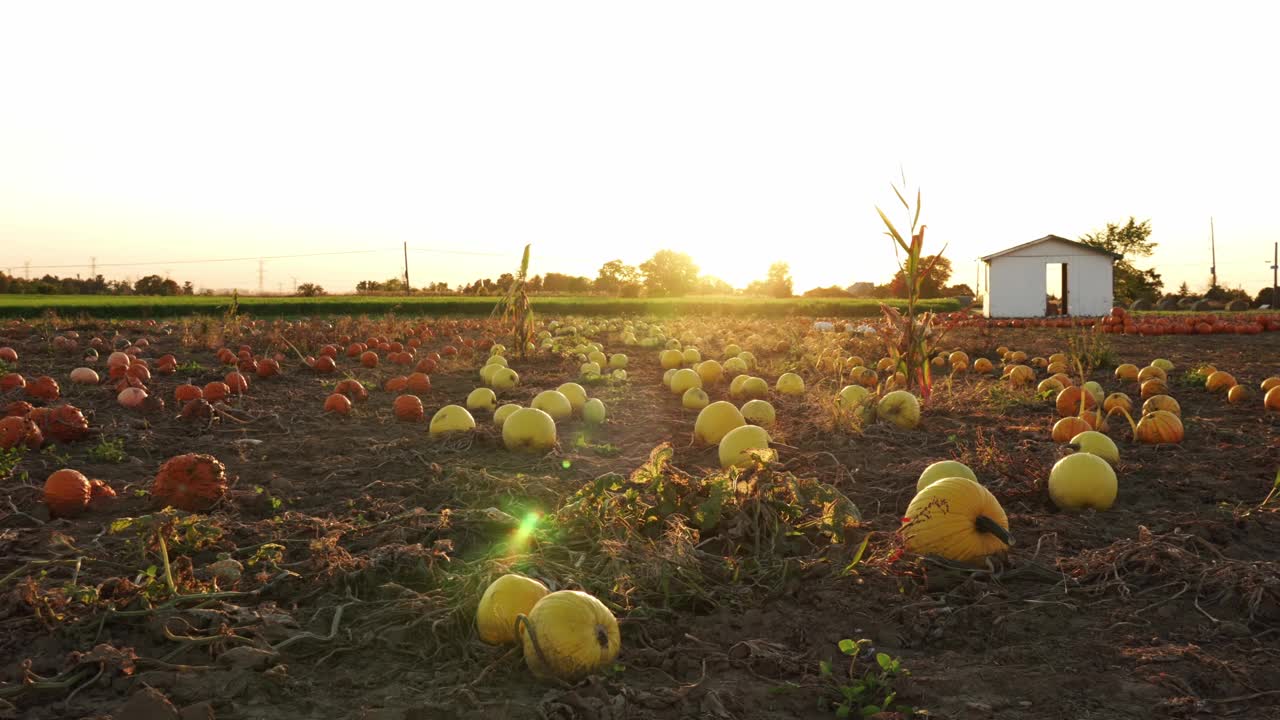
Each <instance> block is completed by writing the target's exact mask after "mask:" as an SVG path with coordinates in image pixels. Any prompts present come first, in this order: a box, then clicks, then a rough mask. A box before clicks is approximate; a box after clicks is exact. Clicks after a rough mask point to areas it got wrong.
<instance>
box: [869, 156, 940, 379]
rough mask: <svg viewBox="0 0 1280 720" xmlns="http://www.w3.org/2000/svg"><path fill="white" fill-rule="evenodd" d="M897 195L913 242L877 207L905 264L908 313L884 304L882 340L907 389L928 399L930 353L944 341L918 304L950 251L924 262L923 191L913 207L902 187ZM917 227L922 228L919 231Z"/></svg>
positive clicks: (904, 185)
mask: <svg viewBox="0 0 1280 720" xmlns="http://www.w3.org/2000/svg"><path fill="white" fill-rule="evenodd" d="M902 184H903V187H904V188H905V187H906V177H905V176H904V177H903V181H902ZM892 187H893V193H894V194H895V195H897V196H898V200H899V201H900V202H901V203H902V207H903V208H905V209H906V211H907V217H908V218H910V220H911V224H910V231H909V233H908V234H909V235H910V237H911V241H910V242H908V241H907V240H906V239H904V238H903V236H902V233H900V232H898V228H897V227H895V226H894V224H893V221H892V220H890V219H889V216H888V215H886V214H885V212H884V211H883V210H881V209H880V206H878V205H877V206H876V212H877V213H879V214H880V219H881V220H882V221H884V224H885V227H886V228H888V230H887V231H886V232H885V235H888V236H889V237H891V238H893V241H894V243H896V245H895V247H894V254H895V255H898V258H899V262H900V263H901V268H902V273H903V277H904V278H905V280H906V286H907V311H906V314H905V315H904V314H903V313H901V312H899V311H898V309H897V308H892V307H889V306H888V305H884V304H881V305H880V311H881V312H882V313H883V314H884V317H885V328H884V329H883V330H882V331H881V332H880V340H881V341H882V342H883V343H884V344H885V348H886V349H887V350H888V352H889V357H890V359H892V360H893V361H894V367H895V369H896V370H897V371H899V372H901V373H902V374H903V375H905V376H906V378H907V388H908V389H913V388H914V389H916V390H918V391H919V392H920V395H921V397H923V398H925V399H926V400H927V399H928V398H929V393H930V392H931V391H932V390H933V376H932V373H931V372H930V369H929V368H930V366H929V354H930V350H931V349H932V348H933V345H934V343H935V342H936V341H937V340H940V339H941V337H940V336H941V332H940V331H939V330H937V329H935V327H934V321H935V316H934V314H933V313H932V312H928V311H926V312H923V313H921V312H917V310H916V305H917V303H918V302H919V300H920V292H921V289H922V287H923V285H924V279H925V278H926V277H928V274H929V272H930V271H931V270H933V265H935V264H936V263H937V262H938V259H939V258H941V257H942V252H945V251H946V249H947V248H946V246H945V245H944V246H943V247H942V252H939V253H937V255H935V256H934V259H933V262H931V263H930V264H928V265H925V264H924V262H923V261H922V259H921V258H922V257H923V256H924V229H925V227H926V226H924V225H919V223H920V191H919V190H918V189H917V190H916V202H915V207H914V208H913V207H912V205H911V203H909V202H907V199H906V198H905V197H903V195H902V191H901V190H899V189H898V186H896V185H894V186H892ZM917 226H919V229H918V230H917V229H916V228H917ZM899 249H901V250H902V252H903V253H905V255H899V254H898V250H899Z"/></svg>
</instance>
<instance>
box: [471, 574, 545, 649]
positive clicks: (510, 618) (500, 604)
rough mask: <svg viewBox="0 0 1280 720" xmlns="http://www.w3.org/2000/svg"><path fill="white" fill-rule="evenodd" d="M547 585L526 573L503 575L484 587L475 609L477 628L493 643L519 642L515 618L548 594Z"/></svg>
mask: <svg viewBox="0 0 1280 720" xmlns="http://www.w3.org/2000/svg"><path fill="white" fill-rule="evenodd" d="M547 592H548V591H547V586H546V585H543V584H542V583H540V582H538V581H537V580H533V579H531V578H527V577H525V576H523V575H514V574H512V575H503V576H502V577H500V578H498V579H497V580H494V581H493V582H492V583H490V584H489V587H487V588H485V591H484V595H482V596H481V597H480V607H479V608H477V609H476V629H477V630H479V631H480V639H481V640H482V641H484V642H486V643H488V644H490V645H512V644H514V643H515V642H516V640H517V638H516V618H517V617H518V616H520V615H528V614H529V613H530V612H531V611H532V610H533V606H534V605H536V604H537V603H538V601H539V600H541V599H542V598H544V597H546V596H547Z"/></svg>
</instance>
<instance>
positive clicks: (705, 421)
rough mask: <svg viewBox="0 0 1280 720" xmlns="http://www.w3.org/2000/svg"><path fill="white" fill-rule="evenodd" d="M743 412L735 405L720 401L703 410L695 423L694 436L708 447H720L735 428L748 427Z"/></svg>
mask: <svg viewBox="0 0 1280 720" xmlns="http://www.w3.org/2000/svg"><path fill="white" fill-rule="evenodd" d="M746 424H747V421H746V420H745V419H744V418H743V417H742V412H741V411H740V410H738V408H737V407H736V406H734V404H733V403H730V402H727V401H724V400H720V401H718V402H713V403H711V404H710V405H708V406H706V407H704V408H702V410H701V411H699V412H698V419H697V420H696V421H694V423H693V435H694V437H695V438H696V439H697V440H698V441H699V442H703V443H706V444H708V445H718V444H720V440H721V439H722V438H723V437H724V436H725V435H727V434H728V433H729V431H731V430H733V429H734V428H737V427H741V426H743V425H746Z"/></svg>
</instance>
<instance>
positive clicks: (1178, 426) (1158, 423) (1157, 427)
mask: <svg viewBox="0 0 1280 720" xmlns="http://www.w3.org/2000/svg"><path fill="white" fill-rule="evenodd" d="M1182 435H1183V429H1182V421H1181V420H1179V419H1178V416H1177V415H1174V414H1173V413H1171V412H1169V411H1167V410H1156V411H1154V412H1151V413H1148V414H1146V415H1143V416H1142V419H1141V420H1139V421H1138V424H1137V426H1136V428H1135V430H1134V435H1133V437H1134V440H1137V441H1138V442H1140V443H1145V444H1147V445H1167V444H1177V443H1180V442H1182Z"/></svg>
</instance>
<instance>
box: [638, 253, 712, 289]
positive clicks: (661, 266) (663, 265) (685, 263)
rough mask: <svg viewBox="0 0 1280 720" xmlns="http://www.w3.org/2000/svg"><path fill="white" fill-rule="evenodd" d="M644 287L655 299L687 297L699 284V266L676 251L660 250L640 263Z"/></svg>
mask: <svg viewBox="0 0 1280 720" xmlns="http://www.w3.org/2000/svg"><path fill="white" fill-rule="evenodd" d="M640 274H642V275H644V287H645V289H646V290H647V291H648V292H649V295H651V296H654V297H670V296H680V295H687V294H689V291H690V290H692V289H694V287H695V286H697V284H698V266H697V265H695V264H693V258H691V257H689V256H688V255H686V254H685V253H682V252H676V251H674V250H659V251H658V252H656V253H654V254H653V257H651V258H649V259H648V260H646V261H644V262H643V263H640Z"/></svg>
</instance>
